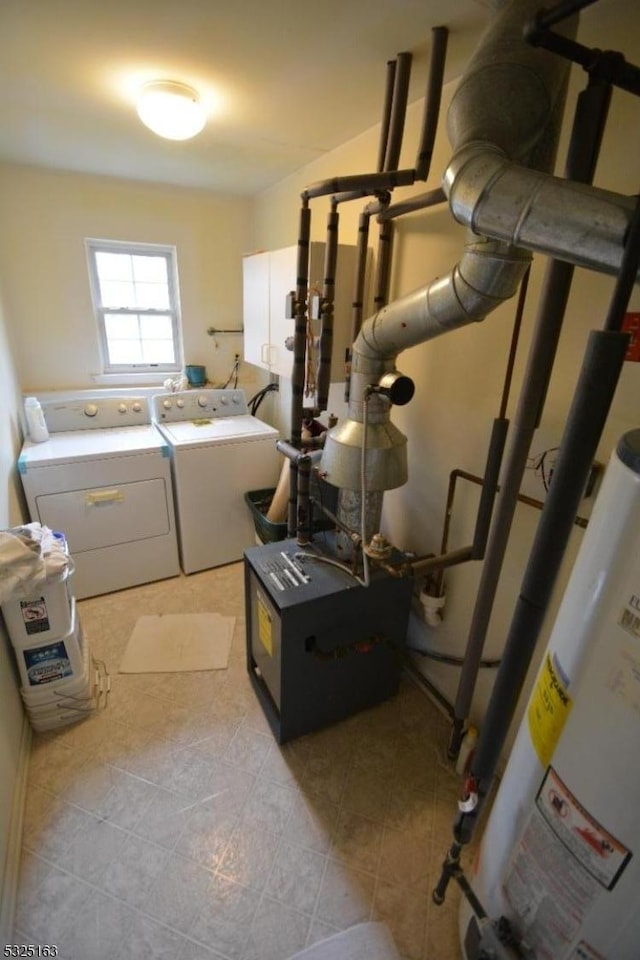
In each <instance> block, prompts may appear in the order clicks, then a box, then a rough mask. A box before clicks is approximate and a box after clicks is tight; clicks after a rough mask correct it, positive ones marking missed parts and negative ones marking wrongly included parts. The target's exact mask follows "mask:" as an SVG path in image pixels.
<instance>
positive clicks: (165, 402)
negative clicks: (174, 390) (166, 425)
mask: <svg viewBox="0 0 640 960" xmlns="http://www.w3.org/2000/svg"><path fill="white" fill-rule="evenodd" d="M162 406H163V407H164V409H165V410H171V400H163V401H162Z"/></svg>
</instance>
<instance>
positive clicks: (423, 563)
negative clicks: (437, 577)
mask: <svg viewBox="0 0 640 960" xmlns="http://www.w3.org/2000/svg"><path fill="white" fill-rule="evenodd" d="M469 560H473V546H469V547H458V549H457V550H450V551H449V553H443V554H440V555H439V556H436V557H425V558H424V559H418V560H412V561H411V563H410V566H411V569H412V570H413V571H414V572H420V573H429V572H430V571H431V570H441V569H442V568H443V567H457V566H458V565H459V564H461V563H467V561H469Z"/></svg>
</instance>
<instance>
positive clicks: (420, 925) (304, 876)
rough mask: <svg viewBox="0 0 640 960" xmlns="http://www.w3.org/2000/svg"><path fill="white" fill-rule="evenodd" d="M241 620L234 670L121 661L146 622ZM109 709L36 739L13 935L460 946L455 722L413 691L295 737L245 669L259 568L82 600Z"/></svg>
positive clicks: (212, 958) (236, 951) (195, 953)
mask: <svg viewBox="0 0 640 960" xmlns="http://www.w3.org/2000/svg"><path fill="white" fill-rule="evenodd" d="M189 612H192V613H205V612H218V613H221V614H225V615H234V616H235V617H236V618H237V621H236V630H235V635H234V640H233V647H232V653H231V658H230V663H229V667H228V669H227V670H224V671H214V672H208V673H197V674H195V673H191V674H186V673H182V674H171V675H169V674H155V675H154V674H147V675H122V674H118V672H117V671H118V664H119V662H120V658H121V656H122V653H123V651H124V649H125V647H126V644H127V641H128V638H129V636H130V634H131V631H132V629H133V627H134V625H135V622H136V619H137V618H138V617H139V616H142V615H144V614H154V613H189ZM79 613H80V617H81V621H82V624H83V627H84V631H85V634H86V636H87V637H88V638H89V640H90V642H91V644H92V649H93V650H94V652H95V654H96V655H97V656H100V657H102V658H103V659H104V660H105V661H106V663H107V665H108V668H109V670H110V672H111V675H112V686H113V691H112V695H111V699H110V703H109V706H108V708H107V710H105V711H103V712H101V713H99V714H96V715H94V716H92V717H91V718H90V719H88V720H87V721H85V722H83V723H82V724H77V725H75V726H72V727H68V728H66V729H64V730H61V731H57V732H56V733H53V734H47V735H41V736H35V737H34V742H33V748H32V758H31V766H30V775H29V788H28V796H27V809H26V815H25V832H24V845H23V858H22V865H21V876H20V888H19V894H18V904H17V912H16V929H15V936H14V942H17V943H40V944H45V943H49V944H51V943H53V944H57V945H58V948H59V955H60V956H61V957H62V958H63V960H107V958H108V960H165V958H166V960H206V958H208V960H216V958H217V960H222V958H225V960H285V958H286V957H288V956H290V955H291V954H292V953H294V952H295V951H297V950H299V949H301V948H302V947H304V946H305V945H306V944H310V943H313V942H315V941H316V940H319V939H322V938H323V937H325V936H328V935H330V934H331V933H333V932H335V931H338V930H342V929H344V928H346V927H349V926H351V925H352V924H355V923H358V922H360V921H362V920H366V919H368V918H375V919H384V920H385V921H386V922H387V923H388V924H389V926H390V928H391V931H392V933H393V936H394V938H395V941H396V945H397V947H398V950H399V951H400V952H401V954H402V956H403V958H406V960H458V958H459V956H460V952H459V948H458V939H457V903H458V892H457V890H456V889H455V888H451V890H450V893H449V895H448V898H447V902H446V904H445V905H444V906H443V907H440V908H438V907H436V906H434V905H433V904H432V902H431V896H430V891H431V889H432V887H433V885H434V882H435V880H436V878H437V876H438V875H439V870H440V864H441V862H442V859H443V856H444V853H445V851H446V849H447V847H448V845H449V842H450V827H451V821H452V817H453V814H454V809H455V801H456V797H457V792H458V782H457V778H456V776H455V774H454V773H453V772H452V770H451V765H450V764H449V763H448V762H447V761H446V759H445V746H446V741H447V735H448V728H447V724H446V721H445V719H444V718H443V717H442V715H441V714H440V713H439V712H438V711H437V710H436V709H435V707H434V706H433V705H432V704H431V702H430V701H429V700H428V699H427V698H426V697H425V695H424V694H423V692H422V691H421V690H419V689H418V688H417V687H416V686H415V685H414V684H413V683H412V682H411V681H410V680H404V681H403V684H402V688H401V691H400V693H399V695H398V696H397V697H395V698H394V699H393V700H390V701H388V702H386V703H384V704H381V705H380V706H378V707H376V708H374V709H372V710H368V711H365V712H363V713H361V714H359V715H357V716H355V717H353V718H351V719H349V720H347V721H345V722H343V723H340V724H337V725H335V726H333V727H331V728H329V729H327V730H324V731H321V732H318V733H315V734H312V735H310V736H307V737H304V738H301V739H299V740H297V741H294V742H293V743H291V744H287V745H285V746H283V747H279V746H278V745H277V744H276V743H275V741H274V739H273V737H272V735H271V732H270V730H269V728H268V726H267V724H266V721H265V719H264V717H263V715H262V713H261V710H260V708H259V706H258V704H257V701H256V699H255V697H254V694H253V691H252V689H251V687H250V685H249V682H248V679H247V676H246V666H245V646H244V642H245V639H244V638H245V632H244V600H243V584H242V565H241V564H233V565H231V566H228V567H223V568H219V569H217V570H212V571H207V572H205V573H201V574H196V575H192V576H190V577H179V578H175V579H172V580H167V581H163V582H161V583H155V584H151V585H148V586H144V587H137V588H134V589H131V590H127V591H123V592H121V593H117V594H111V595H109V596H106V597H97V598H95V599H91V600H86V601H83V602H81V603H80V604H79Z"/></svg>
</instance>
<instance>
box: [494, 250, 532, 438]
mask: <svg viewBox="0 0 640 960" xmlns="http://www.w3.org/2000/svg"><path fill="white" fill-rule="evenodd" d="M530 276H531V267H528V268H527V272H526V273H525V275H524V277H523V278H522V283H521V284H520V290H519V292H518V305H517V307H516V315H515V319H514V321H513V330H512V332H511V343H510V344H509V357H508V359H507V369H506V372H505V375H504V384H503V386H502V399H501V401H500V412H499V413H498V416H499V417H500V419H501V420H504V418H505V417H506V415H507V408H508V406H509V393H510V392H511V381H512V380H513V368H514V366H515V362H516V353H517V352H518V341H519V340H520V331H521V329H522V318H523V316H524V307H525V303H526V302H527V291H528V289H529V277H530Z"/></svg>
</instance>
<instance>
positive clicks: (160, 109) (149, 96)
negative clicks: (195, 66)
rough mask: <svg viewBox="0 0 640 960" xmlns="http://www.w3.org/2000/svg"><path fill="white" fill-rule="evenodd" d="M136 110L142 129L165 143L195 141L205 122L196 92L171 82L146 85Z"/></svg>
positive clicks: (184, 85)
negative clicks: (155, 135)
mask: <svg viewBox="0 0 640 960" xmlns="http://www.w3.org/2000/svg"><path fill="white" fill-rule="evenodd" d="M137 110H138V116H139V117H140V119H141V120H142V122H143V123H144V124H145V126H147V127H149V129H150V130H153V132H154V133H157V134H158V136H159V137H166V138H167V139H168V140H188V139H189V138H190V137H195V135H196V134H197V133H200V131H201V130H202V128H203V127H204V125H205V122H206V119H207V118H206V114H205V112H204V108H203V106H202V104H201V103H200V97H199V95H198V92H197V90H194V89H193V87H189V86H188V85H187V84H186V83H178V82H177V81H174V80H159V81H152V82H151V83H145V85H144V86H143V88H142V90H141V91H140V96H139V97H138V103H137Z"/></svg>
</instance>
